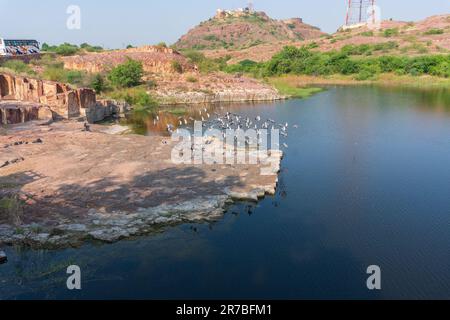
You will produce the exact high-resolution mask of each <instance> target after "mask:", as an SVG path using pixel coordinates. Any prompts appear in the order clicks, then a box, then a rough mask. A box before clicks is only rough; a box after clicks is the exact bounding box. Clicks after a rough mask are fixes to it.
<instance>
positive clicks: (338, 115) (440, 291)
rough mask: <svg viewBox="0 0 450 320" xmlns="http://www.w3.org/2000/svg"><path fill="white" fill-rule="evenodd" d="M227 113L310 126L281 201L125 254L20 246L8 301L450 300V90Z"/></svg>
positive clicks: (333, 92) (351, 95)
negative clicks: (71, 277)
mask: <svg viewBox="0 0 450 320" xmlns="http://www.w3.org/2000/svg"><path fill="white" fill-rule="evenodd" d="M219 109H220V108H219ZM224 110H233V112H236V113H239V114H242V115H247V116H250V117H256V115H258V114H261V115H262V116H263V117H267V118H272V119H275V120H276V121H277V122H278V123H284V122H289V123H291V124H294V123H296V124H298V125H299V128H298V129H296V130H292V129H291V130H290V135H289V137H288V138H287V141H286V142H287V144H288V145H289V149H287V150H285V158H284V160H283V163H282V167H283V170H282V172H281V174H280V185H279V188H278V193H277V195H276V196H275V197H269V198H266V199H265V200H263V201H261V202H260V203H258V204H257V205H256V204H239V205H236V206H235V207H233V208H231V209H230V210H229V211H228V212H227V213H226V214H225V215H224V217H223V219H222V220H220V221H218V222H215V223H211V224H184V225H179V226H173V227H169V228H167V229H165V230H161V231H160V233H158V234H153V235H148V236H146V237H140V238H138V239H133V240H128V241H121V242H119V243H116V244H111V245H99V244H86V245H85V246H83V247H81V248H78V249H66V250H59V251H33V250H27V249H20V248H6V252H7V254H8V256H9V261H8V263H6V264H4V265H0V298H3V299H24V298H39V299H42V298H44V299H45V298H64V299H81V298H83V299H103V298H138V299H150V298H159V299H166V298H179V299H188V298H190V299H196V298H234V299H239V298H272V299H274V298H275V299H285V298H290V299H291V298H293V299H300V298H318V299H330V298H339V299H345V298H359V299H391V298H413V299H419V298H450V93H449V92H448V90H447V91H419V90H406V89H395V88H377V87H332V88H328V90H327V91H324V92H322V93H320V94H317V95H315V96H313V97H311V98H309V99H305V100H289V101H285V102H279V103H268V104H260V105H257V106H255V105H247V106H246V105H239V106H223V109H221V111H220V112H224ZM150 127H151V126H150ZM70 264H77V265H79V266H80V267H81V270H82V290H81V291H77V292H72V291H68V290H67V289H66V286H65V282H66V274H65V271H66V270H65V269H66V267H67V266H68V265H70ZM370 265H378V266H380V268H381V271H382V290H381V291H369V290H368V289H367V287H366V279H367V277H368V275H367V274H366V269H367V267H368V266H370Z"/></svg>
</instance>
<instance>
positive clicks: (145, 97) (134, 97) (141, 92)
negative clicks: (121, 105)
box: [109, 87, 157, 108]
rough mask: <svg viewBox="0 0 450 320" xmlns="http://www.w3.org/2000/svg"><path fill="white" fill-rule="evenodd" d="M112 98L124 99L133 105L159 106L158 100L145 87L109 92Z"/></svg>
mask: <svg viewBox="0 0 450 320" xmlns="http://www.w3.org/2000/svg"><path fill="white" fill-rule="evenodd" d="M109 96H111V98H113V99H116V100H123V101H126V102H127V103H129V104H130V105H132V106H139V107H147V108H153V107H156V106H157V102H156V101H155V100H154V99H153V98H152V97H151V96H150V95H149V94H148V93H147V91H146V90H145V88H142V87H135V88H126V89H120V90H116V91H113V92H112V93H110V94H109Z"/></svg>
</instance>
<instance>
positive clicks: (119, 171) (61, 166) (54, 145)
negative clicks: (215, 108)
mask: <svg viewBox="0 0 450 320" xmlns="http://www.w3.org/2000/svg"><path fill="white" fill-rule="evenodd" d="M92 131H93V132H89V133H88V132H83V131H82V124H79V123H74V122H65V123H60V122H58V123H54V124H51V125H46V126H42V125H35V124H33V123H29V124H26V125H22V126H19V127H15V128H14V129H12V130H8V132H7V133H6V135H3V136H0V145H3V146H4V148H3V149H2V150H1V151H0V160H3V159H6V158H8V157H11V156H12V157H20V158H21V159H23V160H22V161H20V162H18V163H13V164H11V165H8V166H5V167H3V168H1V169H0V185H1V186H2V190H1V194H0V196H1V197H2V198H3V197H12V196H14V197H17V199H19V201H20V203H21V204H22V205H23V206H22V207H21V208H20V212H19V213H17V214H16V215H15V216H14V215H12V216H14V218H15V219H9V221H8V217H5V215H3V216H0V245H1V244H4V245H27V246H31V247H39V248H61V247H70V246H77V245H80V244H82V243H84V242H85V241H101V242H107V243H110V242H116V241H119V240H121V239H126V238H130V237H135V236H140V235H145V234H148V233H151V232H152V231H153V230H156V229H158V228H162V227H165V226H169V225H174V224H178V223H184V222H201V221H215V220H218V219H220V218H221V217H222V216H223V214H224V212H225V210H226V208H227V206H229V205H231V204H232V203H233V202H235V201H258V199H261V198H263V197H265V196H266V195H274V194H275V190H276V186H277V182H278V177H277V173H278V172H279V170H280V164H281V159H282V153H281V152H280V151H273V152H272V153H271V154H270V157H269V158H268V159H267V162H261V163H259V164H258V165H218V164H215V165H210V166H206V165H202V166H198V165H197V166H194V165H174V164H172V163H171V161H170V154H171V150H172V147H173V145H174V143H173V142H172V141H170V140H168V138H165V137H144V136H136V135H124V136H123V135H120V136H119V135H112V134H107V133H104V132H107V130H104V127H102V126H93V128H92ZM37 138H39V139H40V141H41V143H35V144H33V143H22V144H15V143H14V142H17V141H31V140H33V141H35V140H36V139H37ZM6 146H8V147H6ZM99 146H101V148H99ZM0 162H1V161H0ZM49 164H51V165H49ZM268 164H269V165H270V166H269V167H268V168H267V165H268ZM262 169H266V171H267V169H268V170H269V171H270V173H271V175H261V170H262ZM9 218H11V216H10V217H9Z"/></svg>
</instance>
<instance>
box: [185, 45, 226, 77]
mask: <svg viewBox="0 0 450 320" xmlns="http://www.w3.org/2000/svg"><path fill="white" fill-rule="evenodd" d="M183 54H184V56H185V57H186V58H188V59H189V61H190V62H191V63H193V64H195V65H196V66H197V67H198V69H199V71H200V72H202V73H211V72H215V71H220V70H224V69H226V67H227V61H228V60H230V59H231V57H230V56H226V57H223V58H218V59H209V58H206V57H205V55H204V54H203V53H201V52H198V51H195V50H190V51H185V52H184V53H183Z"/></svg>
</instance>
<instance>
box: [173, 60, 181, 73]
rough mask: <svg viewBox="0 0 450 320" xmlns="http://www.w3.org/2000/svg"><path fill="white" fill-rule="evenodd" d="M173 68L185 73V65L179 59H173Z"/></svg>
mask: <svg viewBox="0 0 450 320" xmlns="http://www.w3.org/2000/svg"><path fill="white" fill-rule="evenodd" d="M172 70H173V71H175V72H178V73H183V66H182V65H181V63H180V62H179V61H177V60H173V61H172Z"/></svg>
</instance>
